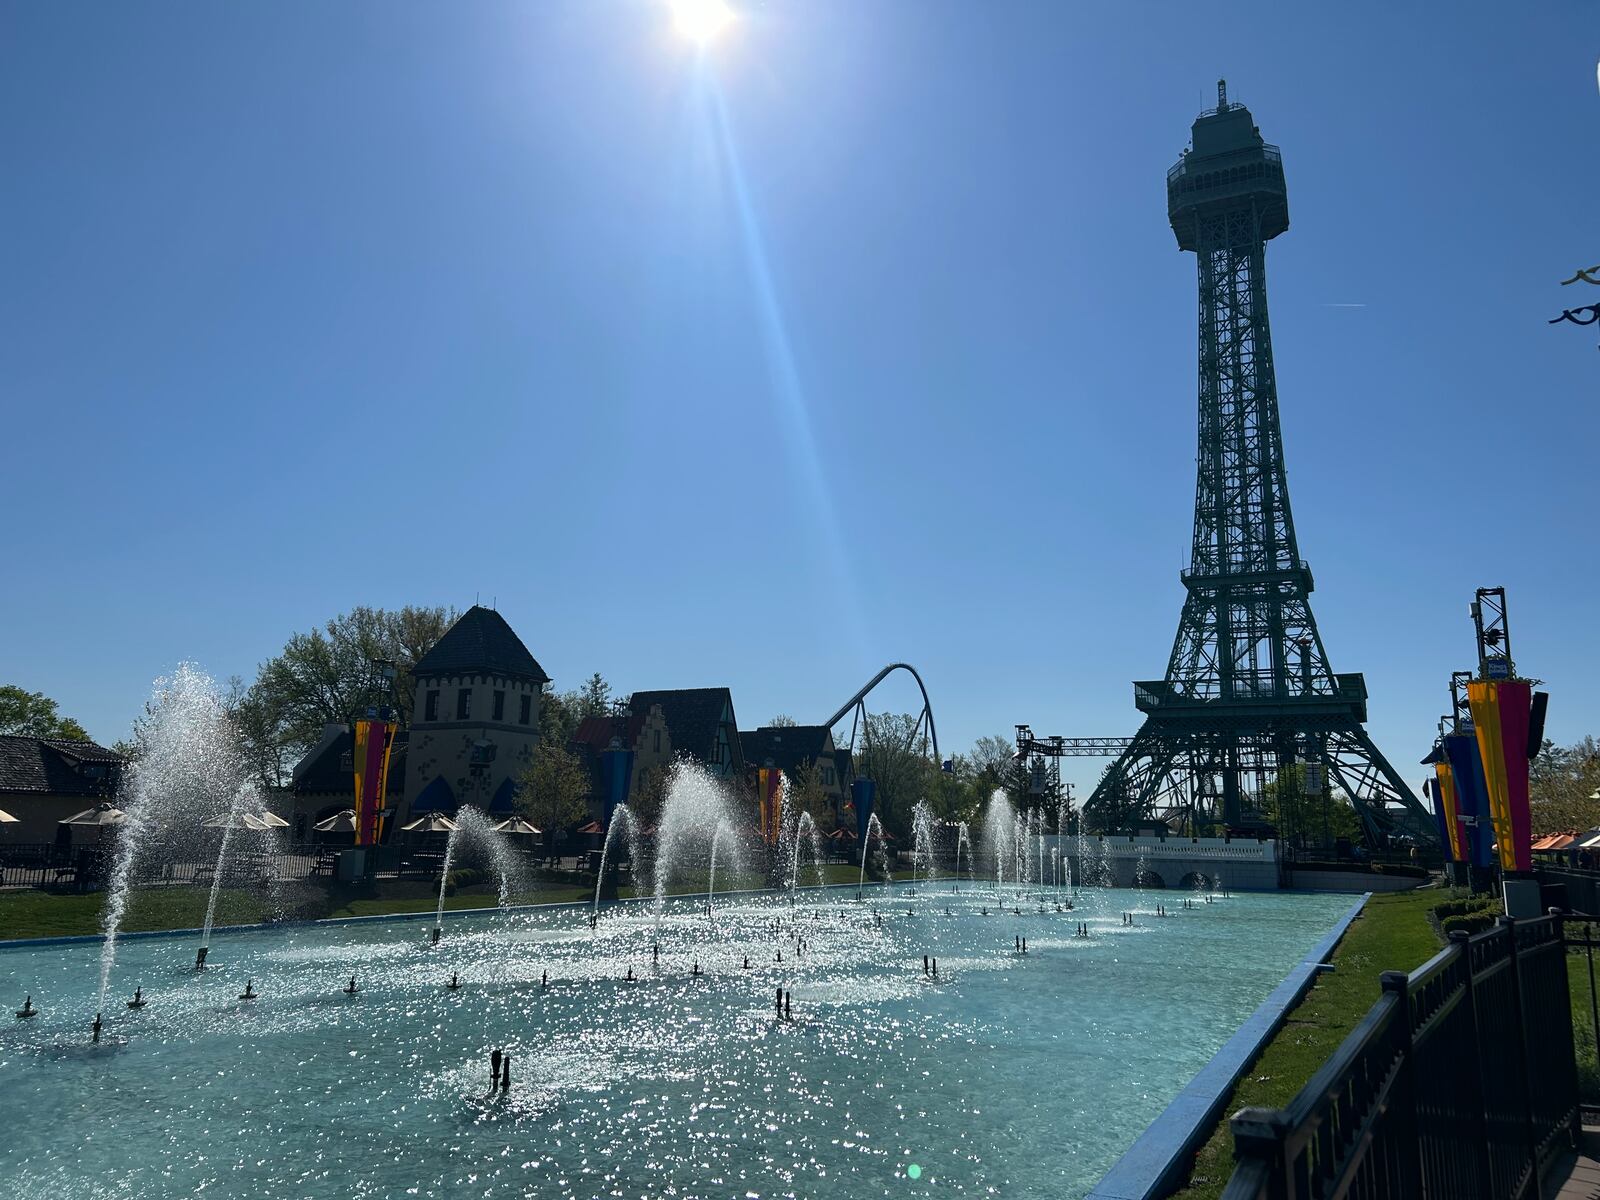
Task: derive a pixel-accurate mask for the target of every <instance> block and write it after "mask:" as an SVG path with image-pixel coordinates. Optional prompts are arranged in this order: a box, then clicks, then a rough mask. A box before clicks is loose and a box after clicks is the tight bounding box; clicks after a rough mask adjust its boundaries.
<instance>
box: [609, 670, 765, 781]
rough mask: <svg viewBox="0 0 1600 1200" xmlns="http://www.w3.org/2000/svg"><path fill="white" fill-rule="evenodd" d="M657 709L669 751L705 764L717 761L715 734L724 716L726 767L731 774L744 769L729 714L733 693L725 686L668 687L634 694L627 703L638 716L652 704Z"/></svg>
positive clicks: (736, 735)
mask: <svg viewBox="0 0 1600 1200" xmlns="http://www.w3.org/2000/svg"><path fill="white" fill-rule="evenodd" d="M657 704H659V705H660V706H661V715H662V716H663V717H665V718H666V721H667V732H668V734H670V735H671V737H672V749H673V751H674V752H676V753H687V754H690V755H692V756H694V757H695V758H698V759H699V760H700V761H702V762H705V763H711V764H715V763H716V762H717V761H718V758H717V732H718V729H719V727H720V726H722V725H723V724H724V721H723V716H724V714H726V715H727V722H726V723H727V724H728V726H729V728H728V730H727V733H728V748H729V752H730V753H731V754H732V756H733V762H732V763H731V764H730V767H731V768H732V769H733V770H734V771H742V770H743V768H744V755H743V752H742V750H741V748H740V746H739V730H738V726H737V724H736V723H735V719H734V715H733V693H732V692H730V691H729V690H728V689H727V688H725V687H709V688H672V689H668V690H666V691H659V692H635V693H634V694H633V698H632V699H631V700H630V701H629V710H630V711H631V712H633V713H634V714H635V715H638V716H647V715H648V714H649V712H650V709H651V707H652V706H653V705H657Z"/></svg>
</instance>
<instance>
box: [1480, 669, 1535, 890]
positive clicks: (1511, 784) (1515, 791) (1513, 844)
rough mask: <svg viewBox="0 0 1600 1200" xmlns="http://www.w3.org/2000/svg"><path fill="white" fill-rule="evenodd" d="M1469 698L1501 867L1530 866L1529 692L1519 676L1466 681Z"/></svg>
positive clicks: (1523, 867) (1531, 863)
mask: <svg viewBox="0 0 1600 1200" xmlns="http://www.w3.org/2000/svg"><path fill="white" fill-rule="evenodd" d="M1467 703H1468V704H1469V705H1470V706H1471V708H1472V724H1473V727H1474V729H1475V730H1476V731H1477V735H1478V754H1479V756H1480V757H1481V758H1482V760H1483V777H1484V785H1485V788H1486V790H1487V791H1488V797H1489V815H1490V818H1491V819H1492V820H1493V822H1494V833H1495V839H1496V841H1497V842H1498V843H1499V852H1500V866H1501V867H1502V869H1504V870H1507V871H1531V870H1533V849H1532V842H1533V818H1532V815H1531V814H1530V813H1529V811H1528V710H1529V706H1530V705H1531V703H1532V697H1531V694H1530V689H1529V686H1528V684H1526V683H1524V682H1522V681H1520V680H1505V681H1502V682H1492V681H1490V680H1472V681H1471V682H1469V683H1468V684H1467Z"/></svg>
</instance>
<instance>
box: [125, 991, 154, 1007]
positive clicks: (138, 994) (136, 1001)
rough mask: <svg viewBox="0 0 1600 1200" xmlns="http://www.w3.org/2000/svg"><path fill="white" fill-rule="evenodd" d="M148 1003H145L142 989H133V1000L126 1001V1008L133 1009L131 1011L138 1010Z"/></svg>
mask: <svg viewBox="0 0 1600 1200" xmlns="http://www.w3.org/2000/svg"><path fill="white" fill-rule="evenodd" d="M148 1003H149V1001H147V1000H146V999H145V998H144V988H142V987H136V988H134V989H133V999H132V1000H129V1001H128V1007H129V1008H133V1009H139V1008H143V1007H144V1006H145V1005H146V1004H148Z"/></svg>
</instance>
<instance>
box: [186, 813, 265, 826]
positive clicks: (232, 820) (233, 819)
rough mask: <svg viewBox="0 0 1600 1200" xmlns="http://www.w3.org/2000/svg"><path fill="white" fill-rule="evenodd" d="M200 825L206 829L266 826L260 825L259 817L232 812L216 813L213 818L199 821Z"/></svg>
mask: <svg viewBox="0 0 1600 1200" xmlns="http://www.w3.org/2000/svg"><path fill="white" fill-rule="evenodd" d="M200 824H202V825H204V826H205V827H206V828H207V829H265V828H266V826H265V825H263V824H262V823H261V819H260V818H259V817H253V816H251V815H250V814H249V813H233V812H225V813H218V814H217V815H216V816H214V817H207V818H206V819H205V820H204V821H201V822H200Z"/></svg>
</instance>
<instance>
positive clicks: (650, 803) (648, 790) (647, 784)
mask: <svg viewBox="0 0 1600 1200" xmlns="http://www.w3.org/2000/svg"><path fill="white" fill-rule="evenodd" d="M671 782H672V772H671V771H670V769H669V768H668V767H667V766H666V765H665V764H663V763H651V764H650V765H649V766H648V767H646V768H645V769H644V770H643V771H641V772H640V773H639V777H638V778H637V779H636V780H635V781H634V785H633V798H632V799H631V800H629V801H628V808H629V810H630V811H631V812H632V813H633V818H634V820H636V821H638V822H639V823H640V825H642V826H644V827H645V828H650V829H653V828H654V827H655V826H656V824H657V823H659V822H660V820H661V806H662V804H663V803H665V802H666V799H667V788H668V787H669V786H670V785H671Z"/></svg>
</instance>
